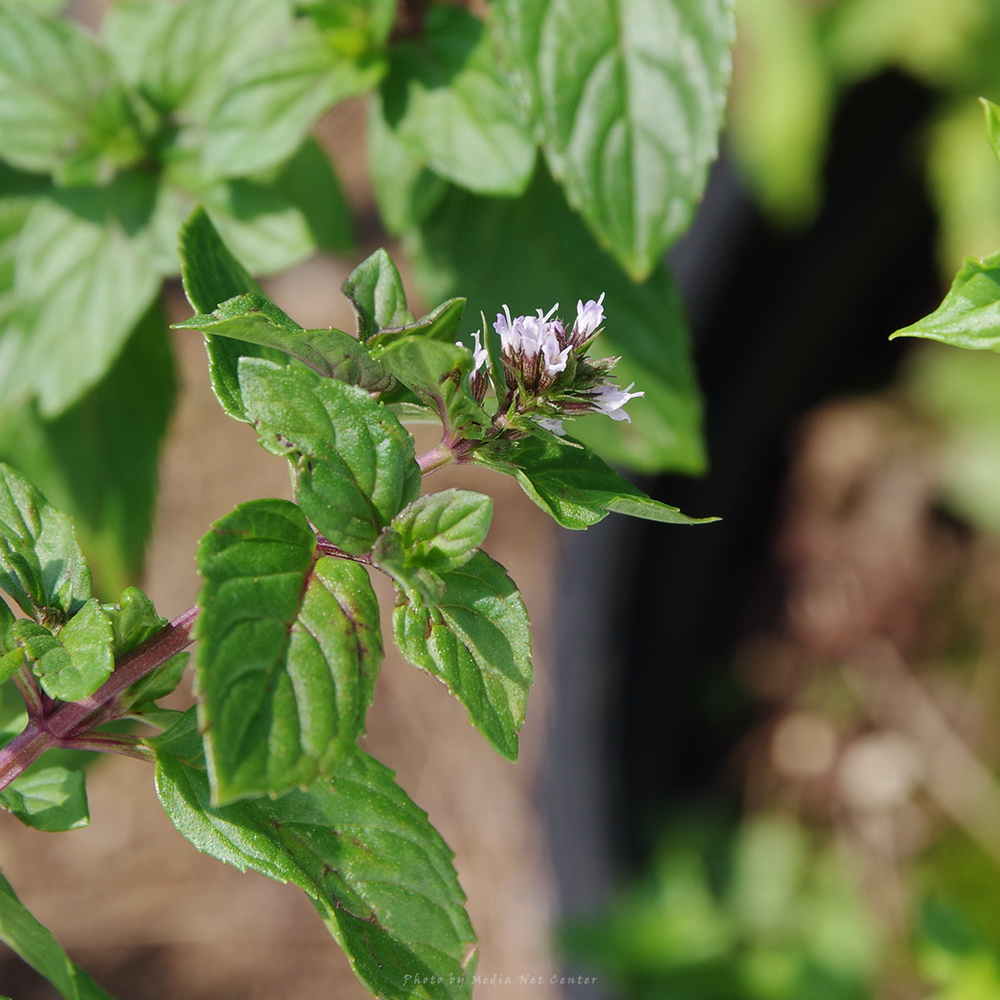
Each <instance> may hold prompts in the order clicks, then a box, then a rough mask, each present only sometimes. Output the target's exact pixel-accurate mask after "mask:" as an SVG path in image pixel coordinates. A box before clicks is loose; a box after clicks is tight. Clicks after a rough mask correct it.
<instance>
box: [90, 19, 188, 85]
mask: <svg viewBox="0 0 1000 1000" xmlns="http://www.w3.org/2000/svg"><path fill="white" fill-rule="evenodd" d="M176 13H177V8H176V6H175V5H174V4H172V3H170V2H169V0H115V3H113V4H112V5H111V6H110V7H109V8H108V10H107V12H106V13H105V15H104V17H103V19H102V20H101V41H102V42H103V43H104V47H105V49H106V50H107V52H108V55H110V56H111V59H112V61H113V62H114V65H115V69H116V70H117V71H118V76H119V77H120V79H121V80H122V81H123V82H124V83H127V84H129V85H130V86H133V87H134V86H137V85H138V84H139V83H140V82H141V81H142V78H143V75H144V73H145V72H146V71H147V67H148V66H149V64H150V60H155V59H158V58H159V54H158V52H157V48H158V46H159V45H160V44H162V40H163V36H164V33H165V32H166V31H167V30H168V28H169V25H170V22H171V21H172V19H173V18H174V16H175V15H176Z"/></svg>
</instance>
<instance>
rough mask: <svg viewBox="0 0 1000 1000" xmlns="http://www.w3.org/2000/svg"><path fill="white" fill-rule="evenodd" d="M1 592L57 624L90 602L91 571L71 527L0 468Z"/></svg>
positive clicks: (17, 478)
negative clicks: (87, 601) (86, 602)
mask: <svg viewBox="0 0 1000 1000" xmlns="http://www.w3.org/2000/svg"><path fill="white" fill-rule="evenodd" d="M0 589H3V590H4V591H5V592H6V593H8V594H10V596H11V597H12V598H14V600H15V601H17V603H18V605H20V607H21V610H22V611H24V612H25V614H28V615H32V616H35V615H39V616H40V617H41V618H42V619H43V623H44V621H48V622H50V623H56V624H61V622H62V619H65V618H67V617H69V616H70V615H71V614H74V613H75V612H76V611H77V610H79V608H81V607H82V606H83V604H84V602H85V601H86V600H87V599H88V598H89V597H90V570H89V569H88V568H87V564H86V562H84V559H83V555H82V554H81V553H80V548H79V546H78V545H77V544H76V536H75V535H74V533H73V522H72V521H71V520H70V519H69V518H68V517H67V516H66V515H65V514H62V513H60V512H59V511H58V510H56V509H55V508H54V507H53V506H52V505H51V504H49V503H48V501H47V500H46V499H45V498H44V497H43V496H42V495H41V494H40V493H39V492H38V490H36V489H35V488H34V487H33V486H31V485H30V484H29V483H28V482H27V481H26V480H24V479H23V478H22V477H21V476H19V475H18V474H17V473H16V472H14V470H13V469H11V468H9V467H8V466H5V465H0Z"/></svg>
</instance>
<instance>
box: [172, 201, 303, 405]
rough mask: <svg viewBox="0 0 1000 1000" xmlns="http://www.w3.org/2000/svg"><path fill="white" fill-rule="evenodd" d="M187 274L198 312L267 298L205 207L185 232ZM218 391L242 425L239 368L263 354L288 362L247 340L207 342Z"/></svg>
mask: <svg viewBox="0 0 1000 1000" xmlns="http://www.w3.org/2000/svg"><path fill="white" fill-rule="evenodd" d="M180 256H181V275H182V278H183V281H184V292H185V294H186V295H187V298H188V302H190V303H191V305H192V307H193V308H194V310H195V312H198V313H211V312H212V311H213V310H214V309H215V308H216V307H217V306H218V305H220V304H221V303H223V302H226V301H228V300H229V299H232V298H235V297H236V296H237V295H243V294H246V293H256V294H258V295H263V292H262V291H261V288H260V285H258V284H257V282H256V281H254V279H253V278H252V277H251V276H250V273H249V272H248V271H247V269H246V268H245V267H244V266H243V265H242V264H241V263H240V262H239V261H238V260H237V259H236V258H235V257H234V256H233V255H232V253H230V251H229V248H228V247H227V246H226V245H225V243H223V242H222V239H221V237H220V236H219V233H218V230H216V228H215V226H214V225H212V220H211V219H210V218H209V217H208V215H207V214H206V213H205V210H204V209H202V208H197V209H195V210H194V212H193V213H192V214H191V217H190V218H189V219H188V220H187V222H186V223H185V224H184V226H183V227H182V228H181V231H180ZM205 348H206V350H207V351H208V371H209V375H210V376H211V379H212V389H213V391H214V392H215V395H216V397H217V398H218V400H219V403H220V404H221V405H222V408H223V409H224V410H225V411H226V413H228V414H229V415H230V416H231V417H235V418H236V419H237V420H244V421H246V420H247V416H246V412H245V411H244V409H243V400H242V398H241V396H240V384H239V375H238V366H239V361H240V358H241V357H244V356H247V355H258V356H263V357H269V358H272V359H273V360H275V361H282V360H284V356H283V355H282V354H280V353H279V352H277V351H270V350H268V349H267V348H261V347H255V346H249V345H247V344H246V342H245V341H234V340H232V339H228V338H225V337H223V338H219V339H217V338H215V337H206V338H205Z"/></svg>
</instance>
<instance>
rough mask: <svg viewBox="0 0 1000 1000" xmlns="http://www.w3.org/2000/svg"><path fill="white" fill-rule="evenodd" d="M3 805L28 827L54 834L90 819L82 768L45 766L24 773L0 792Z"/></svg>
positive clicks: (1, 804) (75, 828)
mask: <svg viewBox="0 0 1000 1000" xmlns="http://www.w3.org/2000/svg"><path fill="white" fill-rule="evenodd" d="M0 806H3V808H4V809H6V810H7V811H8V812H10V813H13V814H14V815H15V816H16V817H17V818H18V819H19V820H20V821H21V822H22V823H24V824H25V826H32V827H34V828H35V829H36V830H45V831H46V832H48V833H55V832H58V831H60V830H77V829H79V828H80V827H83V826H86V825H87V824H88V823H89V822H90V812H89V810H88V808H87V788H86V780H85V778H84V774H83V771H69V770H67V769H66V768H65V767H46V768H42V769H41V770H38V771H31V772H30V773H28V774H22V775H21V777H19V778H16V779H15V780H14V781H12V782H11V783H10V784H9V785H8V786H7V787H6V788H5V789H4V790H3V791H2V792H0Z"/></svg>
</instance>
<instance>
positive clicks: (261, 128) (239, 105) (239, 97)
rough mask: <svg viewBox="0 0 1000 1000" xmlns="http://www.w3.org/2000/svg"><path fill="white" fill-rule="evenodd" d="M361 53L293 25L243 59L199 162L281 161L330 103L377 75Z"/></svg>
mask: <svg viewBox="0 0 1000 1000" xmlns="http://www.w3.org/2000/svg"><path fill="white" fill-rule="evenodd" d="M382 72H383V62H382V60H381V58H380V57H378V56H375V55H371V54H369V53H360V54H359V55H357V56H354V57H352V56H349V55H347V54H345V53H343V52H340V51H337V50H336V49H335V48H333V47H332V46H331V45H330V44H329V43H328V42H327V40H326V39H325V38H324V36H323V34H322V32H320V31H319V30H318V29H317V28H316V26H315V25H314V24H311V23H309V22H307V23H305V24H302V25H300V27H299V30H298V31H297V33H296V34H295V35H294V36H293V37H292V38H291V39H290V40H289V41H288V42H286V43H285V44H283V45H281V46H280V47H279V48H275V49H272V50H271V51H269V52H266V53H264V54H262V55H260V56H258V57H257V58H256V59H253V60H251V61H249V62H247V63H246V64H245V65H244V66H243V67H242V68H241V70H240V71H239V72H238V73H237V74H236V76H235V78H234V79H233V81H232V83H231V85H230V86H229V88H227V90H226V92H225V93H224V95H223V96H222V98H221V99H220V101H219V104H218V105H217V107H216V108H215V110H214V112H213V114H212V116H211V118H210V119H209V121H208V126H207V128H208V131H207V134H206V136H205V141H204V145H203V147H202V162H203V165H204V168H205V172H206V174H207V175H208V176H210V177H236V176H244V175H246V174H252V173H255V172H257V171H258V170H263V169H266V168H268V167H271V166H274V165H275V164H277V163H281V162H282V161H283V160H285V159H287V158H288V157H289V156H291V155H292V153H293V152H295V150H296V149H297V148H298V147H299V146H300V145H301V144H302V142H303V140H304V139H305V138H306V135H307V134H308V132H309V130H310V129H311V128H312V127H313V125H315V123H316V122H317V121H318V120H319V119H320V117H321V116H322V115H323V113H324V112H325V111H327V110H328V109H329V108H331V107H333V105H334V104H337V103H339V102H340V101H342V100H345V99H346V98H348V97H352V96H354V95H355V94H360V93H363V92H364V91H366V90H368V89H369V88H370V87H373V86H374V85H375V84H376V83H377V82H378V80H379V77H381V75H382Z"/></svg>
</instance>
